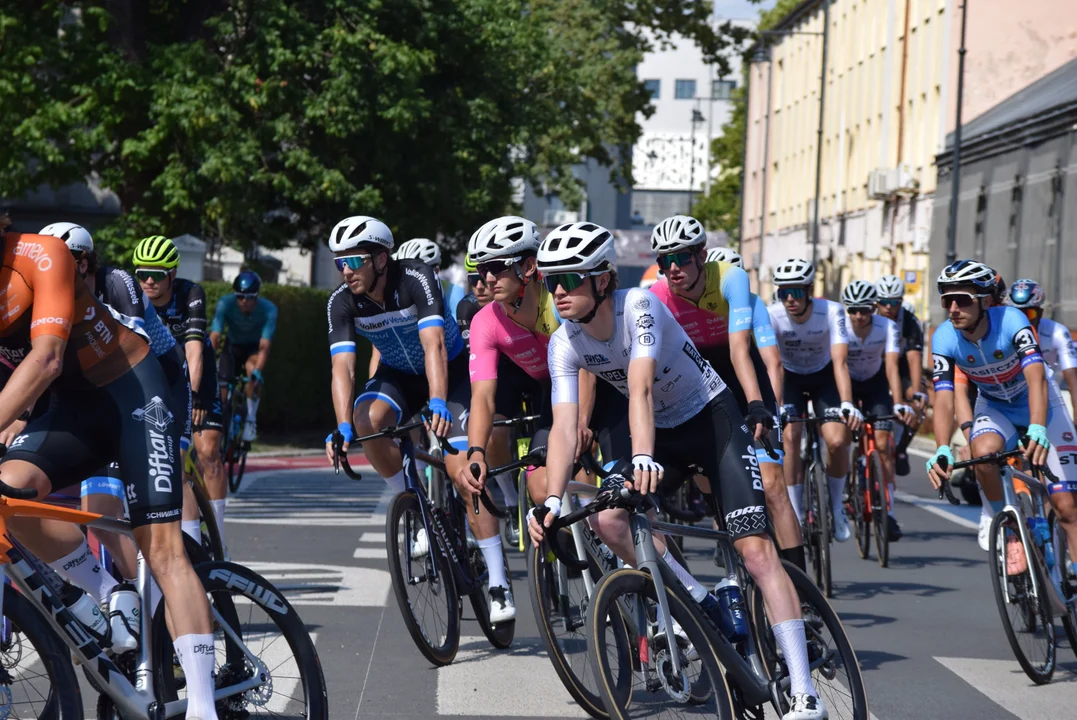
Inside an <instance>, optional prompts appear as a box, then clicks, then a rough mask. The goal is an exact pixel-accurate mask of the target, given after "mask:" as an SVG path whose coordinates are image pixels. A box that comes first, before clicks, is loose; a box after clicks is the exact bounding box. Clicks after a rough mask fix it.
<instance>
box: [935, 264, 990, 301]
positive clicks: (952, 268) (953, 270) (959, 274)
mask: <svg viewBox="0 0 1077 720" xmlns="http://www.w3.org/2000/svg"><path fill="white" fill-rule="evenodd" d="M935 283H936V286H937V287H938V290H939V294H940V295H941V294H943V293H945V292H946V290H947V288H950V287H954V286H963V285H974V286H976V287H977V288H980V289H981V290H985V291H986V293H987V294H990V293H992V292H994V290H995V288H996V287H997V286H998V277H997V275H996V273H995V271H994V270H992V269H991V268H989V267H987V266H986V265H984V264H983V263H982V262H977V261H975V260H958V261H957V262H954V263H950V264H949V265H947V266H946V267H944V268H943V269H942V272H940V273H939V277H938V279H937V280H936V281H935Z"/></svg>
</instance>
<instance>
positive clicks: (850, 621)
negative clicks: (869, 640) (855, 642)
mask: <svg viewBox="0 0 1077 720" xmlns="http://www.w3.org/2000/svg"><path fill="white" fill-rule="evenodd" d="M838 614H839V615H840V616H841V623H842V625H848V626H850V627H854V628H857V629H863V628H869V627H875V626H876V625H889V624H890V623H893V622H897V618H892V617H889V616H887V615H872V614H870V613H851V612H843V613H838Z"/></svg>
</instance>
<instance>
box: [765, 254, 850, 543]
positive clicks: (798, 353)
mask: <svg viewBox="0 0 1077 720" xmlns="http://www.w3.org/2000/svg"><path fill="white" fill-rule="evenodd" d="M814 283H815V267H814V266H813V265H812V264H811V263H810V262H808V261H807V260H801V259H800V258H789V259H788V260H785V261H784V262H781V263H779V264H778V266H777V267H776V268H775V269H774V284H775V285H776V286H777V294H778V298H779V301H780V302H778V303H775V304H774V305H771V306H770V307H769V308H768V311H769V312H770V320H771V322H772V324H773V325H774V332H775V334H776V335H777V337H778V347H779V349H780V351H781V354H782V364H783V365H784V366H785V387H784V388H783V390H782V397H783V398H784V399H785V403H786V404H785V406H784V407H783V408H782V412H783V414H784V415H785V416H786V417H793V416H805V415H807V412H808V399H810V400H811V403H812V408H813V409H814V411H815V415H816V417H820V418H822V419H823V423H822V424H821V425H820V426H819V434H820V435H822V438H823V441H824V442H825V443H826V448H827V453H826V455H827V457H826V473H827V479H828V482H829V486H830V506H831V509H832V510H833V513H832V514H833V517H834V539H835V540H837V541H838V542H845V541H846V540H848V539H849V538H850V536H851V535H852V533H851V531H850V530H849V519H848V517H847V516H846V514H845V503H844V493H845V476H846V475H848V473H849V445H850V443H851V442H852V438H851V436H850V434H849V433H850V431H852V430H856V429H857V428H859V427H860V423H861V422H862V421H863V419H864V416H863V415H862V414H861V413H860V410H859V409H857V407H856V405H854V404H853V385H852V380H851V379H850V378H849V365H848V358H849V336H848V330H847V328H846V327H845V310H844V309H842V306H841V303H836V302H831V301H830V300H825V299H823V298H812V297H811V296H810V293H811V292H812V288H813V286H814ZM800 435H801V426H800V424H799V423H792V424H790V425H788V426H786V428H785V432H784V433H783V438H782V440H783V442H784V443H785V458H786V462H785V482H786V484H787V485H788V486H789V499H790V500H791V501H792V503H793V509H794V510H796V513H797V517H798V518H800V521H801V523H803V522H804V493H803V489H802V488H801V487H800V481H801V470H802V468H801V462H800Z"/></svg>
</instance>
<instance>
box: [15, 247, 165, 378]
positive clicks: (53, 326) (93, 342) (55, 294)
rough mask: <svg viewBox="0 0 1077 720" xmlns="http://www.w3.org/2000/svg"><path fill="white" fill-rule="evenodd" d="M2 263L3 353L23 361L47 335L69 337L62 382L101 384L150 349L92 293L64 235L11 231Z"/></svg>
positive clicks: (65, 338)
mask: <svg viewBox="0 0 1077 720" xmlns="http://www.w3.org/2000/svg"><path fill="white" fill-rule="evenodd" d="M0 237H2V239H3V240H2V241H3V250H2V256H0V258H2V260H0V261H2V263H3V264H2V266H0V357H3V358H4V359H5V360H7V361H8V362H9V363H11V365H18V364H19V363H21V362H22V361H23V360H24V359H25V358H26V356H27V355H28V354H29V352H30V349H31V343H32V341H33V340H34V339H35V338H38V337H40V336H42V335H54V336H56V337H59V338H61V339H63V340H65V341H66V342H67V347H66V350H65V352H64V359H63V371H62V372H61V375H60V377H59V379H58V380H57V383H58V384H59V385H60V386H61V387H62V386H67V387H74V386H84V385H85V384H86V383H89V384H91V385H94V386H97V387H101V386H104V385H107V384H109V383H111V382H113V381H114V380H116V379H118V378H119V377H121V376H122V375H124V374H125V373H127V372H128V371H129V370H130V369H131V368H132V367H134V366H135V365H136V364H138V363H139V362H140V361H141V360H142V359H143V358H145V357H146V356H147V355H148V354H149V348H148V347H147V345H146V343H144V342H143V341H142V340H141V339H139V337H138V336H137V335H135V334H134V333H132V332H131V331H130V330H128V329H127V328H126V327H123V326H122V325H120V324H119V323H118V322H116V319H115V318H113V317H112V314H111V313H110V312H109V311H108V309H107V308H106V307H105V306H104V305H103V304H101V303H100V302H99V301H98V300H96V299H95V298H94V297H93V294H92V293H91V292H90V288H89V287H88V286H87V285H86V283H84V282H83V281H82V279H81V278H79V277H78V276H77V274H76V272H75V264H74V263H75V261H74V258H72V257H71V252H70V250H68V249H67V246H66V245H65V244H64V242H63V240H60V239H59V238H54V237H51V236H44V235H28V234H20V233H7V234H6V235H3V236H0Z"/></svg>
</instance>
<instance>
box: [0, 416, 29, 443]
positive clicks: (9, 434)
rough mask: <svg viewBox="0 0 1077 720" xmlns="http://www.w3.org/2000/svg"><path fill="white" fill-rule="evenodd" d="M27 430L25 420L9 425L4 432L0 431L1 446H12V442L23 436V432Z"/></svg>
mask: <svg viewBox="0 0 1077 720" xmlns="http://www.w3.org/2000/svg"><path fill="white" fill-rule="evenodd" d="M25 429H26V421H25V420H16V421H15V422H13V423H11V424H10V425H8V426H7V427H6V428H4V430H2V431H0V445H4V446H10V445H11V441H12V440H14V439H15V438H17V437H18V436H19V435H21V434H22V431H23V430H25Z"/></svg>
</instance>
